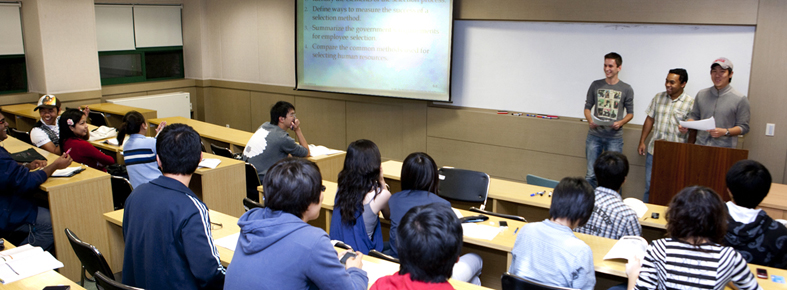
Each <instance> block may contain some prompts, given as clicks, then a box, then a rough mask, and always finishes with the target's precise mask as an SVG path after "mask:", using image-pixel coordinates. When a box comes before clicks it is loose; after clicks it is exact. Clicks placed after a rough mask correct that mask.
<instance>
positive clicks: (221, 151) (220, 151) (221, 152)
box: [210, 144, 238, 159]
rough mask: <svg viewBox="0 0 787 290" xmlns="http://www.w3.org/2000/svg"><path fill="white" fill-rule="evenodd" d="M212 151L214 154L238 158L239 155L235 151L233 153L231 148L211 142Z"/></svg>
mask: <svg viewBox="0 0 787 290" xmlns="http://www.w3.org/2000/svg"><path fill="white" fill-rule="evenodd" d="M210 151H212V152H213V154H215V155H219V156H221V157H227V158H232V159H238V155H237V154H235V153H232V151H231V150H230V149H229V148H226V147H219V146H216V144H210Z"/></svg>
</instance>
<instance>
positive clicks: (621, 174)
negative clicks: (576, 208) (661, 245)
mask: <svg viewBox="0 0 787 290" xmlns="http://www.w3.org/2000/svg"><path fill="white" fill-rule="evenodd" d="M593 171H594V172H595V174H596V179H598V187H596V192H595V194H596V201H595V206H594V207H593V214H592V215H591V216H590V220H589V221H588V222H587V224H586V225H584V226H581V227H578V228H576V229H574V231H575V232H578V233H583V234H588V235H594V236H599V237H604V238H609V239H615V240H617V239H620V238H621V237H623V236H641V235H642V226H641V225H640V224H639V217H637V213H635V212H634V210H632V209H631V208H630V207H628V206H627V205H626V204H624V203H623V200H622V199H621V197H620V188H621V187H622V186H623V183H624V182H625V181H626V175H628V173H629V161H628V159H627V158H626V155H623V154H622V153H619V152H614V151H606V152H604V153H602V154H601V156H599V157H598V159H596V163H595V164H594V165H593Z"/></svg>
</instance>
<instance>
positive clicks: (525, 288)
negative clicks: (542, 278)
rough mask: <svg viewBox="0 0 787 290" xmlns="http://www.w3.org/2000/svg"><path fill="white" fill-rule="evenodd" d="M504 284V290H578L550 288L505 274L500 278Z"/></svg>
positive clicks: (558, 287) (572, 289)
mask: <svg viewBox="0 0 787 290" xmlns="http://www.w3.org/2000/svg"><path fill="white" fill-rule="evenodd" d="M500 280H501V282H502V283H503V290H578V289H574V288H566V287H560V286H549V285H545V284H541V283H539V282H536V281H533V280H530V279H525V278H522V277H519V276H516V275H514V274H511V273H505V274H503V277H501V278H500Z"/></svg>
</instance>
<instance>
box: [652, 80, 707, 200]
mask: <svg viewBox="0 0 787 290" xmlns="http://www.w3.org/2000/svg"><path fill="white" fill-rule="evenodd" d="M688 81H689V74H688V73H687V72H686V70H685V69H682V68H676V69H671V70H670V71H669V74H667V80H666V82H665V84H664V86H665V87H666V88H667V90H666V91H664V92H661V93H658V94H656V96H655V97H653V100H652V101H650V105H649V106H648V109H647V111H645V113H646V114H648V117H647V119H645V125H643V126H642V135H641V136H640V138H639V148H637V151H638V152H639V155H646V154H647V158H646V159H645V160H646V161H645V196H644V197H643V198H642V201H644V202H648V198H649V196H650V178H651V169H652V168H653V145H654V142H655V141H656V140H666V141H671V142H680V143H685V142H686V140H687V139H688V137H689V134H696V133H697V131H693V130H692V131H690V132H689V133H681V132H680V130H679V125H680V124H679V121H685V120H686V119H687V118H688V116H689V113H690V112H691V108H692V107H693V106H694V98H692V97H691V96H689V95H688V94H686V93H684V92H683V89H684V88H685V87H686V82H688ZM651 131H653V137H652V138H650V142H649V143H648V146H647V151H646V150H645V139H646V138H647V137H648V134H650V132H651Z"/></svg>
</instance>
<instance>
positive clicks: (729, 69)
mask: <svg viewBox="0 0 787 290" xmlns="http://www.w3.org/2000/svg"><path fill="white" fill-rule="evenodd" d="M717 66H718V67H721V65H720V64H718V63H715V62H714V63H713V64H712V65H710V70H711V72H713V69H714V68H715V67H717ZM726 70H727V72H728V73H732V68H731V67H728V68H726ZM730 82H732V77H730Z"/></svg>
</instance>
